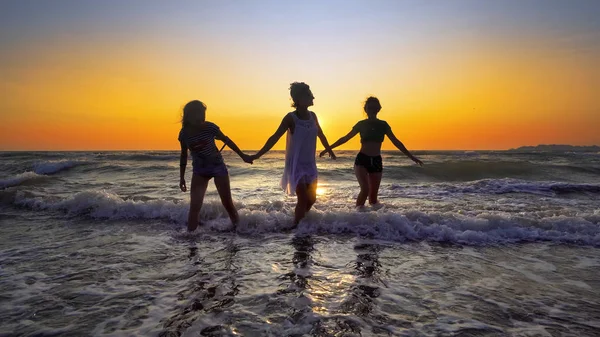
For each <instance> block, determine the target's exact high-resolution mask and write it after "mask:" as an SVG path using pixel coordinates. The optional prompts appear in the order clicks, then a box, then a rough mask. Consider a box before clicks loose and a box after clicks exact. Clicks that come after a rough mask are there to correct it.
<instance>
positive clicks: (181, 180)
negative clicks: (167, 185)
mask: <svg viewBox="0 0 600 337" xmlns="http://www.w3.org/2000/svg"><path fill="white" fill-rule="evenodd" d="M179 188H180V189H181V192H185V191H187V187H185V179H179Z"/></svg>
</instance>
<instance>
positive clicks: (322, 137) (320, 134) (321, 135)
mask: <svg viewBox="0 0 600 337" xmlns="http://www.w3.org/2000/svg"><path fill="white" fill-rule="evenodd" d="M312 114H313V117H314V118H315V121H316V122H317V136H318V137H319V139H320V140H321V144H323V147H325V150H324V151H325V152H329V156H330V157H331V158H332V159H336V158H337V157H336V156H335V153H333V150H332V149H331V146H329V142H328V141H327V137H325V134H324V133H323V130H322V129H321V125H320V124H319V119H318V118H317V114H315V113H314V112H313V113H312Z"/></svg>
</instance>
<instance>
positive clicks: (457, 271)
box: [0, 152, 600, 336]
mask: <svg viewBox="0 0 600 337" xmlns="http://www.w3.org/2000/svg"><path fill="white" fill-rule="evenodd" d="M352 155H353V152H341V155H340V157H341V158H340V160H338V161H335V162H333V161H329V160H319V161H318V165H319V171H320V188H321V189H320V195H319V197H318V201H317V204H316V205H315V209H314V210H313V211H311V213H310V214H309V216H308V217H307V219H306V220H305V221H303V222H302V223H301V224H300V226H299V227H298V229H296V230H294V231H290V230H289V229H288V228H289V227H290V226H291V215H292V213H293V206H294V199H293V198H288V197H285V196H284V195H283V194H282V193H281V192H280V191H279V189H278V186H277V184H278V177H279V175H280V171H281V170H282V165H283V160H282V156H281V154H280V153H274V154H272V155H270V157H267V158H266V159H265V160H264V161H262V162H257V163H255V165H253V166H246V165H245V164H243V163H242V162H241V160H239V159H236V158H234V157H233V156H231V154H227V155H226V161H227V163H228V164H229V165H230V173H231V179H232V187H233V189H232V193H233V195H234V199H235V202H236V205H237V206H238V208H239V212H240V216H241V218H242V221H241V224H240V225H239V227H238V229H237V231H236V232H231V231H230V230H231V225H230V224H229V221H228V219H227V217H226V215H225V214H224V211H223V209H222V207H221V206H220V202H219V201H218V198H217V195H216V191H215V190H214V187H213V186H211V187H210V188H209V191H208V195H207V200H206V205H205V207H204V208H203V211H202V212H201V219H202V221H203V222H204V223H205V225H204V226H203V227H202V228H201V229H200V230H199V231H198V232H197V233H194V234H188V233H186V232H185V230H184V222H185V218H186V213H187V207H188V201H189V197H188V196H187V194H184V193H181V192H179V191H178V189H177V182H178V158H177V154H176V153H175V152H157V153H131V152H125V153H114V152H107V153H91V154H90V153H79V152H73V153H52V152H51V153H37V154H31V153H0V157H1V158H2V162H1V164H0V166H1V168H0V169H1V171H0V334H2V335H11V336H12V335H16V336H20V335H23V336H34V335H36V336H42V335H43V336H52V335H57V336H58V335H60V336H71V335H72V336H82V335H109V336H134V335H139V336H198V335H203V336H595V335H598V333H597V331H600V295H599V291H598V290H600V275H599V274H598V272H597V271H598V270H599V269H598V267H600V250H598V248H599V247H600V226H599V225H600V202H599V201H598V200H599V199H600V198H598V197H599V196H600V164H599V159H600V156H598V155H594V154H587V155H586V154H553V155H551V154H518V155H516V154H510V153H487V152H481V153H471V152H469V153H446V152H444V153H435V152H428V153H422V154H420V157H421V158H422V159H423V160H424V161H425V162H426V163H427V164H428V165H427V166H426V167H425V168H423V169H421V168H418V167H413V166H410V165H409V163H408V160H406V159H405V158H403V157H400V155H398V154H397V153H386V155H385V156H384V164H385V165H386V166H385V167H386V168H385V170H386V171H384V180H383V182H382V187H381V200H382V203H383V204H382V205H383V206H381V207H378V208H369V207H367V208H366V209H364V210H362V211H358V210H356V209H354V207H353V206H352V204H353V199H354V198H355V196H356V193H357V192H358V191H357V186H356V182H355V181H354V180H353V176H352V171H351V163H352V161H353V157H352ZM498 163H500V164H498ZM271 165H272V166H271ZM503 165H504V166H503ZM349 166H350V167H349ZM429 167H431V169H430V168H429ZM453 167H454V168H453Z"/></svg>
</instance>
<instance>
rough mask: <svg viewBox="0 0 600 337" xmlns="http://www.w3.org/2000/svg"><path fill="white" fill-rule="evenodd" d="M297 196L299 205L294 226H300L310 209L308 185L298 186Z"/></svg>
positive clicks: (295, 213) (297, 205)
mask: <svg viewBox="0 0 600 337" xmlns="http://www.w3.org/2000/svg"><path fill="white" fill-rule="evenodd" d="M296 196H297V197H298V203H297V204H296V210H295V212H294V225H298V224H299V223H300V220H302V218H304V215H306V211H307V209H308V185H306V184H302V183H301V184H298V186H296Z"/></svg>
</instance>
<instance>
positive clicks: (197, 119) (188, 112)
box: [181, 100, 206, 128]
mask: <svg viewBox="0 0 600 337" xmlns="http://www.w3.org/2000/svg"><path fill="white" fill-rule="evenodd" d="M205 119H206V104H204V103H202V102H200V101H198V100H194V101H190V102H188V104H186V105H185V106H184V107H183V116H182V117H181V126H182V127H183V128H186V127H191V126H197V125H198V124H199V123H202V122H204V120H205Z"/></svg>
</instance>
